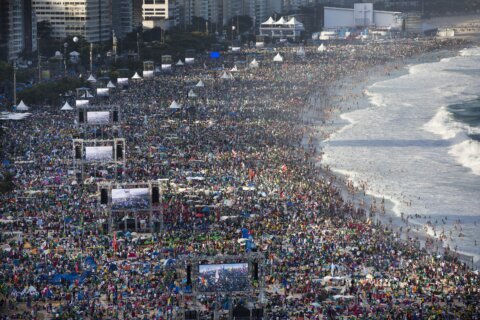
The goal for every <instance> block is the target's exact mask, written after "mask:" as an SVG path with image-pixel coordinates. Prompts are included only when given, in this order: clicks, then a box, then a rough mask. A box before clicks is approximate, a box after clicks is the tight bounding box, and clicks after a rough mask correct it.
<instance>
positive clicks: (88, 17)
mask: <svg viewBox="0 0 480 320" xmlns="http://www.w3.org/2000/svg"><path fill="white" fill-rule="evenodd" d="M33 7H34V9H35V11H36V14H37V20H38V21H45V20H46V21H50V23H51V25H52V37H54V38H57V39H63V38H66V37H67V36H83V37H85V39H86V40H87V41H88V42H101V41H107V40H109V39H111V37H112V2H111V0H61V1H60V0H33Z"/></svg>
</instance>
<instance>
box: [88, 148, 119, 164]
mask: <svg viewBox="0 0 480 320" xmlns="http://www.w3.org/2000/svg"><path fill="white" fill-rule="evenodd" d="M85 160H86V161H112V160H113V146H106V147H85Z"/></svg>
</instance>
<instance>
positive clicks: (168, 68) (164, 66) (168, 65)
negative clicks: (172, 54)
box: [162, 64, 172, 70]
mask: <svg viewBox="0 0 480 320" xmlns="http://www.w3.org/2000/svg"><path fill="white" fill-rule="evenodd" d="M171 69H172V65H171V64H162V70H171Z"/></svg>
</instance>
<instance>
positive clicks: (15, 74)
mask: <svg viewBox="0 0 480 320" xmlns="http://www.w3.org/2000/svg"><path fill="white" fill-rule="evenodd" d="M13 105H14V106H15V107H17V60H13Z"/></svg>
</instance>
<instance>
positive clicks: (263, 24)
mask: <svg viewBox="0 0 480 320" xmlns="http://www.w3.org/2000/svg"><path fill="white" fill-rule="evenodd" d="M274 23H275V20H273V18H272V17H270V18H268V20H267V21H265V22H263V23H262V26H271V25H273V24H274Z"/></svg>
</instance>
